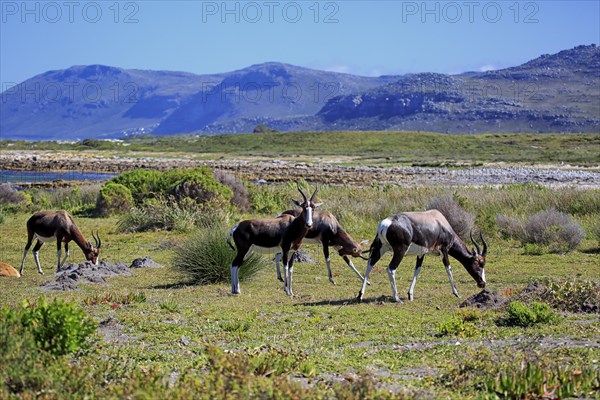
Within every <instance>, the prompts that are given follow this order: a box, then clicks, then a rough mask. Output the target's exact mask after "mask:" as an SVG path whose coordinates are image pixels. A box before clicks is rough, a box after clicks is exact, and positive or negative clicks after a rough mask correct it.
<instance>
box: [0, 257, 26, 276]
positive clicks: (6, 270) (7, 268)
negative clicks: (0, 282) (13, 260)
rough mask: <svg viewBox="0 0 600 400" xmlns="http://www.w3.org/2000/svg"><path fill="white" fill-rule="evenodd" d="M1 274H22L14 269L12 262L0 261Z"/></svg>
mask: <svg viewBox="0 0 600 400" xmlns="http://www.w3.org/2000/svg"><path fill="white" fill-rule="evenodd" d="M0 276H11V277H14V278H20V277H21V274H20V273H19V271H17V270H16V269H14V267H13V266H12V265H10V264H7V263H5V262H2V261H0Z"/></svg>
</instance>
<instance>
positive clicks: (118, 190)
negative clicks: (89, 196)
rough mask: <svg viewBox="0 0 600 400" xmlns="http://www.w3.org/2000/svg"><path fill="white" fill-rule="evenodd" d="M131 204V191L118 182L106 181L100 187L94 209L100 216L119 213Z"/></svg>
mask: <svg viewBox="0 0 600 400" xmlns="http://www.w3.org/2000/svg"><path fill="white" fill-rule="evenodd" d="M132 206H133V196H132V195H131V191H130V190H129V189H128V188H127V187H126V186H125V185H122V184H120V183H114V182H108V183H107V184H106V185H104V186H103V187H102V189H100V193H99V194H98V199H97V200H96V211H97V213H98V214H99V215H100V216H102V217H107V216H109V215H113V214H121V213H124V212H125V211H127V210H129V209H130V208H131V207H132Z"/></svg>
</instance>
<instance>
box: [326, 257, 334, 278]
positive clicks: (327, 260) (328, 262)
mask: <svg viewBox="0 0 600 400" xmlns="http://www.w3.org/2000/svg"><path fill="white" fill-rule="evenodd" d="M325 264H326V265H327V276H329V282H331V283H333V284H334V285H335V281H334V280H333V275H332V274H331V262H330V259H329V257H327V258H326V259H325Z"/></svg>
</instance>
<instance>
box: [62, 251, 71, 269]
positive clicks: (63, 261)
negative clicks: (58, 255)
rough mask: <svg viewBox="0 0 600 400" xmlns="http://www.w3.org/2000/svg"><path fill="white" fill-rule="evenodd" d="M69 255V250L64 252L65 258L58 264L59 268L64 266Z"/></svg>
mask: <svg viewBox="0 0 600 400" xmlns="http://www.w3.org/2000/svg"><path fill="white" fill-rule="evenodd" d="M70 255H71V252H70V251H69V250H67V251H66V253H65V258H63V259H62V261H61V262H60V265H59V267H62V266H63V265H65V261H67V257H69V256H70Z"/></svg>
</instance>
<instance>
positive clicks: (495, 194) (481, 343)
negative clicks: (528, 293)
mask: <svg viewBox="0 0 600 400" xmlns="http://www.w3.org/2000/svg"><path fill="white" fill-rule="evenodd" d="M269 190H272V189H269ZM275 190H282V191H288V192H289V191H290V190H289V188H288V187H287V185H281V186H279V187H276V189H275ZM573 192H574V191H569V190H566V189H565V190H563V189H544V188H539V187H536V186H532V185H528V186H522V185H519V186H506V187H502V188H466V189H465V190H463V191H461V195H462V196H464V200H465V201H464V204H465V207H466V208H467V210H468V211H471V212H473V213H474V215H476V222H475V224H476V226H484V227H485V229H486V230H485V234H486V236H487V238H488V241H489V243H490V249H489V255H488V262H487V264H486V277H487V280H488V286H489V289H491V290H495V291H498V292H499V293H504V294H506V295H507V294H508V293H511V292H513V293H516V292H518V291H519V290H520V289H523V288H524V287H526V286H527V284H528V283H530V282H532V281H534V280H544V279H553V280H561V281H568V280H572V279H573V278H576V279H577V280H580V281H585V280H591V281H595V282H597V281H598V280H599V278H598V277H599V276H600V254H599V253H598V248H597V240H596V239H595V238H594V237H589V238H586V239H584V240H583V241H582V244H581V245H580V247H579V248H577V249H575V250H574V251H572V252H570V253H567V254H549V253H543V254H542V255H539V256H532V255H527V254H525V252H524V251H523V248H521V247H520V245H518V244H517V243H515V242H512V241H510V240H505V239H502V237H501V236H500V235H499V234H497V233H496V232H495V231H494V229H495V227H494V225H493V218H491V217H492V216H493V217H494V218H495V214H496V213H506V214H510V215H527V214H531V213H534V212H536V211H537V210H538V209H540V208H542V207H546V206H547V205H548V203H549V202H552V204H553V205H555V206H556V207H557V208H558V209H561V207H562V208H569V207H571V206H572V205H573V204H575V203H577V204H578V206H577V208H574V209H573V210H572V211H573V213H574V217H575V219H576V220H577V221H578V222H580V223H581V224H582V226H583V227H584V229H585V230H586V231H589V230H590V229H591V227H592V226H593V224H594V222H595V221H596V220H597V219H598V218H600V206H598V201H599V200H598V198H599V197H600V196H598V191H593V190H584V189H582V190H579V191H576V193H573ZM448 194H449V195H452V194H453V192H452V191H451V190H449V189H446V188H443V187H430V188H420V189H404V188H385V189H384V188H378V187H373V188H361V189H359V188H350V187H333V186H323V187H322V188H321V189H320V191H319V201H323V202H324V205H323V208H324V209H326V210H330V211H332V212H333V213H334V214H336V215H338V216H339V219H340V222H341V223H342V225H343V226H344V227H345V228H346V229H347V230H348V232H349V233H350V234H351V235H352V236H353V237H354V238H355V239H357V240H362V239H369V240H372V238H373V236H374V234H375V229H376V226H377V222H378V220H379V219H380V218H382V217H385V216H387V215H388V214H389V213H392V212H396V211H400V210H404V209H418V208H420V207H422V206H423V205H424V204H426V203H427V202H428V201H429V199H430V198H431V197H433V196H438V195H448ZM290 196H292V197H293V195H290ZM251 215H256V212H250V213H248V214H244V215H241V216H240V218H245V217H247V216H251ZM488 215H489V217H490V218H488V217H487V216H488ZM28 217H29V215H28V214H25V213H17V214H7V215H6V216H5V219H4V221H3V222H2V223H1V224H0V235H1V237H2V240H1V241H0V259H1V260H2V261H4V262H8V263H10V264H11V265H14V266H17V267H18V266H19V265H20V259H21V255H22V248H23V246H24V244H25V240H26V237H25V236H26V235H25V221H26V220H27V218H28ZM76 221H77V223H78V224H79V225H80V227H81V228H82V230H83V232H84V233H87V232H90V231H91V230H92V229H94V230H95V229H99V230H100V235H101V236H102V238H103V253H102V255H101V259H102V258H103V259H107V260H109V261H112V262H117V261H122V262H126V263H130V262H131V261H132V260H133V259H134V258H137V257H142V256H146V255H150V256H152V258H153V260H155V261H156V262H157V263H159V264H163V265H165V266H166V268H147V269H137V270H134V271H132V272H133V276H129V277H114V278H108V284H106V285H104V284H99V285H93V284H89V285H81V287H80V289H79V290H77V291H73V292H43V291H42V289H41V288H40V284H42V283H43V282H45V281H47V280H50V279H52V276H50V275H47V276H40V275H38V274H37V272H36V270H35V266H34V262H33V259H32V256H31V254H29V256H28V258H27V260H26V265H25V276H24V277H22V278H21V279H7V278H3V279H0V304H2V305H5V306H10V307H16V306H17V305H19V304H21V302H22V301H23V300H35V299H37V298H39V296H40V295H45V296H46V297H47V298H48V299H49V301H51V300H52V299H55V298H56V299H59V300H64V301H72V302H74V303H76V304H78V305H80V306H81V307H83V308H84V309H85V310H86V311H87V313H88V314H90V315H91V316H93V318H94V319H95V320H96V322H98V323H99V324H100V323H101V322H103V321H110V323H104V324H100V330H99V332H100V337H101V338H102V340H100V341H98V343H97V344H96V345H95V348H94V349H93V351H91V352H90V353H88V354H85V355H74V356H72V358H71V359H69V360H68V361H70V362H67V361H64V362H62V361H61V362H57V364H56V365H55V366H54V367H53V368H50V369H48V371H47V374H46V375H41V376H39V377H38V378H36V379H39V380H41V381H42V383H43V382H46V383H45V384H46V385H47V387H51V388H55V389H56V390H57V392H56V393H60V394H64V393H71V395H70V397H71V398H75V397H77V396H76V395H73V394H72V393H76V394H77V395H80V397H83V396H82V395H83V394H84V393H87V394H88V395H89V394H90V393H95V397H103V396H109V397H110V396H114V397H123V396H125V397H127V396H130V397H132V398H144V397H147V398H186V397H187V398H191V397H194V396H196V397H199V398H204V397H201V396H205V397H209V396H210V394H211V393H217V394H218V393H223V392H222V391H220V390H226V391H227V393H238V394H239V396H240V397H253V396H254V397H256V396H259V394H263V397H264V398H316V397H318V396H321V397H337V398H374V397H377V396H379V397H380V398H385V396H386V393H388V390H391V391H393V393H395V394H396V395H397V396H398V397H400V398H423V397H429V398H452V399H463V398H482V397H486V396H487V397H490V398H493V392H490V391H491V390H496V391H509V390H512V391H513V393H517V392H518V391H519V390H522V388H521V387H518V385H517V387H515V385H511V383H510V377H511V376H517V377H520V376H529V375H532V376H535V377H536V379H538V380H539V379H543V377H542V378H539V376H540V372H539V371H540V370H544V368H546V366H551V369H549V371H550V370H551V371H552V372H551V377H550V378H549V379H550V381H551V384H552V385H558V384H559V383H560V382H563V381H565V382H567V381H569V379H571V378H572V379H571V380H574V379H580V378H581V376H580V375H579V373H577V375H576V377H573V376H572V375H573V373H574V371H584V372H582V373H581V374H582V375H583V374H585V376H583V378H584V379H585V384H581V385H579V384H578V383H577V385H579V386H578V387H581V388H585V390H587V391H588V392H591V394H589V393H588V397H592V398H594V397H598V396H599V392H598V386H596V388H595V389H593V380H594V379H595V378H594V377H595V376H597V374H598V371H599V370H600V364H599V362H598V360H599V359H600V344H599V343H598V337H599V335H600V322H599V321H598V318H597V315H595V314H592V315H590V314H575V313H570V312H565V311H557V312H558V313H559V318H558V320H557V321H555V322H554V323H553V324H535V325H531V326H528V327H519V326H498V324H497V323H496V321H497V319H498V318H499V317H501V316H503V315H505V311H503V310H498V311H485V312H473V311H471V312H469V311H457V307H458V305H459V304H460V303H461V301H462V300H461V299H457V298H455V297H454V296H452V294H451V291H450V285H449V283H448V279H447V276H446V272H445V270H444V268H443V266H442V263H441V261H440V260H439V259H437V258H434V257H426V258H425V262H424V265H423V267H424V269H423V271H422V273H421V275H420V276H419V281H418V282H417V286H416V288H415V301H414V302H408V301H406V298H405V295H403V294H404V293H406V291H407V289H408V286H409V283H410V280H411V278H412V272H413V267H414V261H415V260H414V259H413V258H410V259H406V260H404V261H403V262H402V263H401V264H400V267H399V269H398V272H397V282H398V289H399V291H400V293H401V296H402V297H404V300H405V303H404V304H397V303H394V302H391V301H390V297H389V296H390V286H389V281H388V277H387V273H386V272H385V266H386V263H387V262H389V259H390V257H389V254H388V255H386V256H384V258H383V259H382V260H381V261H380V262H379V263H378V264H377V266H376V268H375V269H374V270H373V272H372V274H371V276H370V281H371V283H372V285H371V286H368V287H367V290H366V293H365V302H364V303H360V304H358V303H355V302H354V299H355V297H356V295H357V294H358V290H359V288H360V282H359V281H358V279H357V278H356V276H355V275H354V273H353V272H352V271H351V270H350V269H349V268H348V267H347V266H346V265H345V263H344V261H343V260H342V259H341V258H340V257H338V256H337V255H336V254H332V256H331V262H332V269H333V272H334V275H335V279H336V282H337V285H336V286H333V285H331V284H330V283H329V281H328V280H327V274H326V267H325V263H324V260H323V256H322V252H321V249H320V247H319V246H316V245H311V244H305V245H304V246H303V248H304V249H306V250H307V251H308V252H309V254H310V255H311V256H312V258H313V259H315V260H317V263H316V264H315V265H312V264H301V263H299V264H295V268H294V291H295V293H296V295H297V296H298V297H295V298H288V297H287V296H285V294H284V291H283V286H282V284H281V283H280V282H278V281H277V279H276V274H275V265H274V263H270V264H269V266H268V267H267V268H264V269H262V270H260V271H258V272H257V274H256V275H255V276H254V277H253V278H252V279H250V280H248V281H245V282H243V283H242V294H241V295H240V296H231V295H230V285H229V284H228V283H225V284H207V285H198V286H195V285H189V284H187V282H186V281H185V280H183V279H182V277H181V275H180V274H179V273H178V272H177V271H176V270H175V269H174V268H173V267H172V259H173V254H174V253H173V250H172V249H173V248H174V247H175V246H176V245H177V244H181V243H183V242H184V241H186V240H187V239H188V238H189V237H190V236H189V235H190V233H178V232H143V233H119V232H117V231H116V228H115V227H116V223H117V218H115V217H109V218H100V219H90V218H83V217H78V218H76ZM486 223H489V224H490V225H485V224H486ZM55 257H56V252H55V250H54V247H53V246H52V245H50V244H46V245H45V246H44V247H43V248H42V250H41V251H40V261H41V262H42V267H44V269H45V270H46V272H47V273H49V272H50V271H51V270H52V269H51V266H52V265H53V264H54V262H55ZM82 259H83V256H82V254H81V252H80V251H79V249H77V248H74V249H72V251H71V261H81V260H82ZM355 265H356V266H357V268H358V269H359V270H362V271H364V268H365V265H366V262H364V261H362V260H355ZM453 266H454V268H453V271H454V278H455V281H456V285H457V288H458V290H459V292H460V293H461V295H462V296H463V299H465V298H467V297H469V296H471V295H473V294H476V293H478V292H479V290H480V289H478V288H477V287H476V285H475V282H474V281H473V279H472V278H471V277H470V276H469V275H468V274H467V272H466V271H465V270H464V269H463V268H462V267H461V266H460V264H458V263H457V262H455V263H454V264H453ZM107 293H110V294H111V296H112V297H111V296H108V295H107ZM136 293H143V297H144V301H127V302H125V301H123V302H122V304H121V303H120V304H121V305H120V306H119V307H114V306H113V302H112V301H103V300H104V299H105V298H107V297H110V298H113V299H129V298H130V297H131V294H136ZM96 300H97V301H96ZM115 301H116V300H115ZM507 352H508V353H510V354H511V357H507V356H505V354H506V353H507ZM524 360H535V364H534V365H533V367H530V368H529V369H527V368H523V366H522V365H523V364H522V363H523V361H524ZM594 360H595V361H594ZM75 366H76V368H77V369H76V370H75ZM2 368H3V366H1V365H0V370H1V369H2ZM92 371H94V372H92ZM66 373H70V374H73V375H72V379H71V380H70V381H68V382H67V381H65V380H64V379H62V380H61V379H59V377H60V376H64V375H65V374H66ZM549 373H550V372H549ZM561 373H562V374H563V375H565V376H563V377H560V376H559V375H560V374H561ZM85 374H89V376H94V377H98V378H97V379H96V378H95V379H93V380H91V379H90V378H89V376H88V375H85ZM0 376H2V374H0ZM86 376H87V378H86ZM496 376H498V380H496ZM563 378H564V379H563ZM102 382H107V383H106V384H105V385H107V386H103V383H102ZM169 382H172V384H171V386H170V384H169ZM290 382H291V383H290ZM536 382H537V381H536ZM569 382H570V381H569ZM590 382H591V383H590ZM344 383H345V384H344ZM567 383H568V382H567ZM567 383H565V384H564V385H567ZM301 384H302V385H307V386H305V387H303V386H301ZM536 384H537V383H536ZM0 385H2V382H0ZM77 385H79V386H77ZM590 385H591V387H592V389H590ZM3 390H5V388H4V387H3V386H0V397H3V395H4V396H5V397H8V394H7V393H6V392H3ZM536 390H537V389H536ZM565 390H566V389H565ZM593 390H595V391H593ZM592 391H593V392H592ZM46 393H49V394H48V397H47V398H60V397H61V396H59V395H58V394H55V395H52V392H51V391H48V392H46ZM136 393H137V394H136ZM202 393H204V394H202ZM536 393H537V392H536ZM557 393H558V392H557ZM560 393H566V392H564V391H561V392H560ZM576 393H578V392H576ZM352 395H354V397H352ZM538 395H539V393H538ZM219 396H221V397H222V396H223V395H222V394H221V395H217V397H219ZM232 396H234V395H232ZM24 397H30V398H31V397H35V393H31V392H29V393H26V395H25V396H24ZM62 397H63V398H66V397H65V396H62ZM67 397H69V396H67ZM90 397H94V396H90ZM15 398H16V396H15Z"/></svg>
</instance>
